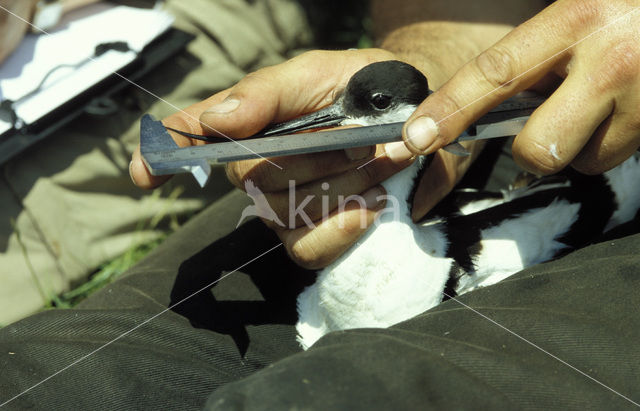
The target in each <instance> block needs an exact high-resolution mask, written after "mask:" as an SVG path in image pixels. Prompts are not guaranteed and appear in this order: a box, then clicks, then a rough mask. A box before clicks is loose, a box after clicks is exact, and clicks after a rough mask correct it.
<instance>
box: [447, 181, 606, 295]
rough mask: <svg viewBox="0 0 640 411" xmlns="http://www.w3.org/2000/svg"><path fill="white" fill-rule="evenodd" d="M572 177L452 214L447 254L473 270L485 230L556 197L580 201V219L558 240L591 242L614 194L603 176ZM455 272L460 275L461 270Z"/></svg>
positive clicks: (575, 245) (603, 223)
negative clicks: (553, 185) (567, 183)
mask: <svg viewBox="0 0 640 411" xmlns="http://www.w3.org/2000/svg"><path fill="white" fill-rule="evenodd" d="M569 179H570V181H571V184H570V186H566V187H556V188H551V189H548V190H541V191H538V192H534V193H532V194H530V195H526V196H523V197H520V198H516V199H514V200H511V201H509V202H506V203H503V204H500V205H497V206H494V207H490V208H487V209H485V210H481V211H478V212H476V213H473V214H469V215H453V216H450V217H449V218H447V219H446V221H445V223H444V225H443V227H444V231H445V234H446V236H447V238H448V239H449V248H448V249H447V253H446V255H447V257H450V258H453V259H454V260H455V261H456V263H457V265H458V266H459V267H460V268H461V269H462V270H464V271H465V272H466V273H471V272H473V271H474V270H475V267H474V264H473V259H474V257H475V256H477V255H478V254H479V253H480V251H481V250H482V247H481V243H480V241H481V240H482V235H481V232H482V230H484V229H487V228H490V227H493V226H496V225H498V224H500V223H502V222H504V221H506V220H509V219H513V218H517V217H518V216H519V215H522V214H524V213H526V212H528V211H530V210H532V209H534V208H542V207H546V206H548V205H549V204H551V203H552V202H553V201H554V200H566V201H568V202H569V203H573V204H576V203H578V204H580V210H579V212H578V218H577V220H576V221H575V222H574V223H573V224H572V225H571V227H570V228H569V230H568V231H567V232H566V233H565V234H563V235H562V236H560V237H559V238H558V239H557V240H558V241H560V242H562V243H563V244H566V245H567V246H568V247H569V249H575V248H579V247H583V246H585V245H587V244H590V243H591V242H592V241H593V240H594V239H596V238H597V237H598V236H599V235H600V234H601V233H602V231H603V230H604V228H605V226H606V224H607V222H608V221H609V219H610V218H611V215H612V214H613V212H614V211H615V210H616V203H615V199H614V193H613V191H612V190H611V188H610V187H609V185H608V184H607V180H606V178H605V177H604V176H602V175H599V176H585V175H581V174H579V173H577V172H574V171H570V172H569ZM453 271H455V270H453ZM454 274H455V275H456V277H458V278H459V276H460V274H459V273H457V272H456V273H454ZM451 281H454V280H451ZM455 284H457V278H456V279H455Z"/></svg>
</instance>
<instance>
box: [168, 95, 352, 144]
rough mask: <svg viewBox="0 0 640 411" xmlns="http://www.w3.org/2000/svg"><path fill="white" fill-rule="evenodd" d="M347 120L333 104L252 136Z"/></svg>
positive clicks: (220, 139) (199, 137)
mask: <svg viewBox="0 0 640 411" xmlns="http://www.w3.org/2000/svg"><path fill="white" fill-rule="evenodd" d="M345 118H347V117H346V116H345V115H344V113H343V110H342V107H341V106H340V105H339V104H336V103H334V104H332V105H330V106H329V107H326V108H323V109H321V110H318V111H314V112H313V113H309V114H306V115H304V116H301V117H298V118H294V119H293V120H289V121H284V122H282V123H276V124H271V125H269V126H267V127H265V128H264V129H262V131H260V132H258V133H257V134H254V135H253V136H251V137H252V138H259V137H269V136H280V135H285V134H293V133H296V132H298V131H303V130H312V129H316V128H324V127H330V126H336V125H338V124H340V123H341V122H342V120H344V119H345ZM166 129H167V130H170V131H173V132H176V133H178V134H182V135H183V136H185V137H189V138H194V139H196V140H202V141H207V142H209V143H224V142H226V141H230V140H231V139H229V138H224V137H214V136H205V135H201V134H192V133H187V132H185V131H181V130H176V129H174V128H171V127H166Z"/></svg>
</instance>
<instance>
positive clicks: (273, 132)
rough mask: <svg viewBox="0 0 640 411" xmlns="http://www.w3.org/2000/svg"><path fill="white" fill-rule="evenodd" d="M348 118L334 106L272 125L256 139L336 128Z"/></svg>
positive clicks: (339, 107) (337, 105)
mask: <svg viewBox="0 0 640 411" xmlns="http://www.w3.org/2000/svg"><path fill="white" fill-rule="evenodd" d="M345 118H347V117H346V116H345V115H344V112H343V110H342V107H341V106H340V104H336V103H334V104H332V105H330V106H329V107H326V108H323V109H322V110H318V111H314V112H313V113H309V114H306V115H304V116H301V117H298V118H294V119H293V120H289V121H285V122H282V123H277V124H272V125H270V126H267V127H266V128H265V129H263V130H262V131H260V132H259V133H258V134H256V135H255V137H268V136H277V135H284V134H292V133H296V132H298V131H303V130H312V129H316V128H323V127H330V126H336V125H338V124H340V123H341V122H342V120H344V119H345Z"/></svg>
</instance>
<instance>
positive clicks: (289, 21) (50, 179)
mask: <svg viewBox="0 0 640 411" xmlns="http://www.w3.org/2000/svg"><path fill="white" fill-rule="evenodd" d="M167 8H168V9H169V11H170V12H172V13H173V14H174V15H175V16H176V23H175V26H176V27H178V28H180V29H182V30H185V31H189V32H191V33H193V34H195V35H196V36H197V38H196V39H195V40H193V41H192V42H191V43H190V44H189V46H188V49H187V50H186V51H185V52H183V53H181V54H180V55H179V56H177V57H176V58H174V59H173V60H172V61H169V62H167V63H166V64H165V65H164V66H163V67H160V68H158V69H156V70H154V71H153V72H152V73H151V74H150V75H149V76H147V77H146V78H145V79H144V81H142V82H141V85H142V86H143V87H144V88H145V89H148V90H150V91H152V92H153V93H155V94H157V95H159V96H161V97H162V98H163V99H164V100H166V101H168V102H170V103H171V104H173V105H175V106H177V107H186V106H189V105H190V104H193V103H195V102H197V101H200V100H202V99H204V98H206V97H208V96H209V95H211V94H213V93H215V92H217V91H219V90H221V89H224V88H226V87H228V86H229V85H231V84H233V83H235V82H237V81H238V80H240V79H241V78H242V77H243V76H244V75H245V74H246V73H247V72H251V71H253V70H256V69H258V68H260V67H262V66H265V65H270V64H276V63H278V62H281V61H283V60H284V59H286V58H288V57H290V56H291V55H292V54H296V53H298V52H300V50H301V48H304V47H307V46H308V45H309V44H310V41H311V33H310V30H309V29H308V26H307V24H306V22H305V16H304V14H303V12H302V10H301V9H300V8H299V6H298V5H297V3H296V2H294V1H287V0H264V1H251V0H246V1H241V0H226V1H222V0H210V1H207V0H189V1H181V0H175V1H169V2H168V4H167ZM117 101H118V102H119V103H120V110H119V111H118V112H117V113H116V114H114V115H111V116H108V117H92V116H90V115H88V114H87V115H83V117H82V118H80V119H78V120H77V121H74V122H73V123H72V124H71V125H69V126H67V127H65V128H64V129H62V130H61V131H59V132H57V133H55V135H53V136H51V137H49V138H48V139H46V140H45V141H44V142H42V143H39V144H38V145H37V146H35V147H34V148H32V149H30V150H29V151H28V152H26V153H24V154H23V155H21V156H19V157H17V158H15V159H13V160H12V161H10V162H9V163H7V164H5V165H4V166H3V167H2V172H1V179H0V325H6V324H8V323H10V322H13V321H15V320H18V319H20V318H22V317H24V316H26V315H28V314H31V313H33V312H35V311H37V310H39V309H41V308H42V307H43V306H44V305H45V299H46V298H48V297H43V296H42V295H41V292H40V291H39V290H38V287H37V285H36V281H38V282H39V283H40V284H41V287H42V289H43V291H44V293H45V294H46V295H47V296H51V295H56V294H59V293H60V292H63V291H65V290H69V289H70V287H73V286H76V285H78V284H80V283H82V282H83V281H85V280H86V279H87V277H88V276H89V275H90V274H91V273H92V272H94V271H95V270H96V269H97V268H98V267H99V266H100V265H101V264H103V263H104V262H106V261H108V260H110V259H113V258H114V257H116V256H118V255H120V254H122V253H123V252H125V251H126V250H128V249H130V248H131V247H132V246H134V245H135V244H139V243H141V242H145V241H150V240H152V239H154V238H156V237H158V236H159V235H160V234H161V233H162V231H163V230H166V229H167V223H166V222H168V221H169V218H164V220H163V221H164V222H165V223H164V224H161V225H160V226H157V227H152V226H150V223H149V221H150V220H151V219H152V218H154V217H156V216H158V215H163V214H167V215H172V216H176V217H179V218H180V219H182V220H184V219H185V218H187V217H189V216H191V215H193V214H194V213H196V212H198V211H199V210H201V209H202V208H203V207H204V206H205V205H206V204H208V203H209V202H211V201H213V200H215V199H217V198H219V197H220V196H222V195H223V194H225V193H227V192H228V191H229V190H231V186H230V185H229V183H228V182H227V181H226V179H225V178H224V172H223V170H222V169H221V168H220V167H218V168H214V170H213V173H214V177H213V179H212V180H211V181H210V182H209V184H208V185H207V187H206V188H205V189H204V190H201V189H199V188H198V186H197V185H196V184H195V181H194V180H193V179H192V178H191V176H187V175H181V176H177V177H176V178H174V179H173V180H172V181H171V182H170V183H169V184H166V185H165V186H164V187H162V188H161V189H159V192H156V193H152V192H143V191H141V190H139V189H137V188H136V187H134V186H133V184H132V183H131V181H130V179H129V175H128V164H129V159H130V156H131V152H132V150H133V149H134V148H135V146H136V144H137V142H138V137H139V135H138V133H139V131H138V128H139V119H140V117H141V115H142V114H143V113H145V112H149V113H151V114H153V115H154V116H156V117H157V118H162V117H165V116H167V115H169V114H171V113H172V112H173V111H174V109H173V108H172V107H171V106H169V105H168V104H166V103H164V102H161V101H157V100H156V99H155V98H154V97H153V96H151V95H149V94H147V93H145V92H143V91H141V90H139V89H136V88H133V87H131V88H128V89H127V91H126V92H125V93H121V95H120V96H117ZM179 192H182V194H181V195H180V196H179V198H178V199H177V200H171V195H172V194H171V193H174V194H175V193H179ZM14 224H15V230H14V228H13V227H14ZM18 234H19V236H18ZM23 247H24V248H23ZM34 276H35V278H34ZM36 278H37V280H36Z"/></svg>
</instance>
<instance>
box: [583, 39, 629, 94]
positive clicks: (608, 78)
mask: <svg viewBox="0 0 640 411" xmlns="http://www.w3.org/2000/svg"><path fill="white" fill-rule="evenodd" d="M601 61H602V64H601V65H600V68H599V70H597V71H596V73H595V78H594V82H595V84H594V90H595V92H596V93H598V94H600V93H603V92H609V93H610V92H611V91H612V90H613V89H620V88H624V87H627V86H628V85H629V84H630V83H632V82H634V81H636V80H637V79H638V77H639V76H640V50H639V49H638V47H637V45H635V44H632V43H631V42H621V43H618V44H616V45H614V46H612V47H611V48H609V49H608V50H607V51H606V52H605V54H604V56H603V58H602V60H601Z"/></svg>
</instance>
